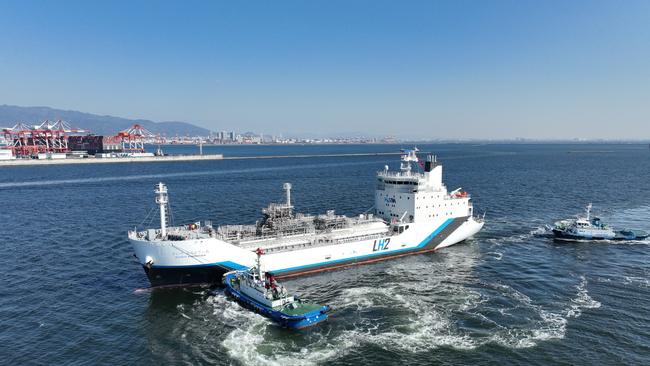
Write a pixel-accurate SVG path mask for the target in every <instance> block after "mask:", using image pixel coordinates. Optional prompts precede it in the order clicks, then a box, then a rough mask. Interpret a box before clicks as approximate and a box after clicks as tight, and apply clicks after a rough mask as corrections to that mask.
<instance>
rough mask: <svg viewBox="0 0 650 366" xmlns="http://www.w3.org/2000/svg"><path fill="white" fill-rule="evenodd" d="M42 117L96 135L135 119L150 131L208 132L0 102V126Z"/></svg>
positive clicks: (183, 124)
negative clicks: (61, 121) (62, 122)
mask: <svg viewBox="0 0 650 366" xmlns="http://www.w3.org/2000/svg"><path fill="white" fill-rule="evenodd" d="M46 119H49V120H59V119H62V120H65V121H67V122H68V123H69V124H70V125H71V126H73V127H76V128H81V129H86V130H89V131H91V132H92V133H94V134H97V135H115V134H116V133H117V132H118V131H121V130H125V129H127V128H129V127H131V126H132V125H133V124H134V123H136V122H137V123H139V124H140V125H142V126H143V127H144V128H146V129H148V130H149V131H151V132H154V133H161V134H165V135H166V136H175V135H180V136H183V135H188V134H189V135H190V136H196V135H207V134H209V130H207V129H205V128H203V127H199V126H196V125H193V124H191V123H187V122H175V121H174V122H153V121H149V120H141V119H138V120H134V119H127V118H120V117H113V116H100V115H97V114H91V113H83V112H77V111H66V110H61V109H54V108H49V107H19V106H12V105H0V127H12V126H13V125H15V124H16V123H17V122H24V123H25V124H28V125H34V124H38V123H40V122H41V121H43V120H46Z"/></svg>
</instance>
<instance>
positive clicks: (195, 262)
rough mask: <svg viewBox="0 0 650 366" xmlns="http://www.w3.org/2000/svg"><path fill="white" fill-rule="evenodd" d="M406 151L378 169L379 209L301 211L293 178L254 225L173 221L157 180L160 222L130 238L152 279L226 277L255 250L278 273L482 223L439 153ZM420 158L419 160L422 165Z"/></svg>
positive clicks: (435, 242) (386, 251) (367, 255)
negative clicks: (351, 213) (450, 186)
mask: <svg viewBox="0 0 650 366" xmlns="http://www.w3.org/2000/svg"><path fill="white" fill-rule="evenodd" d="M416 152H417V149H408V150H403V151H402V156H401V161H400V169H399V170H397V171H392V170H390V169H389V167H388V165H386V166H385V167H384V169H383V170H381V171H379V172H378V173H377V179H376V188H375V200H374V211H371V212H367V213H363V214H360V215H358V216H356V217H347V216H344V215H337V214H336V213H335V212H334V210H330V211H327V212H326V213H325V214H320V215H309V214H302V213H295V212H294V210H293V205H292V201H291V184H289V183H285V184H284V189H285V191H286V202H284V203H271V204H270V205H269V206H268V207H267V208H265V209H263V210H262V218H261V219H260V220H258V221H257V222H256V223H255V224H252V225H222V226H213V225H212V222H211V221H205V222H195V223H190V224H187V225H180V226H170V225H169V224H168V220H167V218H168V217H169V215H168V214H167V212H168V205H169V195H168V190H167V186H165V185H164V184H163V183H159V184H158V185H157V186H156V189H155V193H156V203H157V204H158V205H159V206H160V228H151V229H146V230H137V229H135V230H133V231H129V232H128V238H129V241H130V242H131V244H132V245H133V248H134V251H135V256H136V258H137V260H138V261H139V263H140V264H141V265H142V266H143V267H144V270H145V272H146V274H147V276H148V278H149V280H150V282H151V285H152V286H159V285H182V284H198V283H210V284H215V283H221V278H222V276H223V274H225V273H226V272H229V271H232V270H242V269H248V268H251V267H253V266H254V265H255V262H256V258H255V251H256V249H257V248H261V249H262V250H264V252H265V253H266V254H265V255H264V257H263V258H262V263H263V265H264V268H266V270H267V271H269V272H272V273H273V274H274V275H275V276H276V277H277V278H286V277H291V276H299V275H305V274H312V273H316V272H320V271H325V270H331V269H336V268H342V267H346V266H352V265H357V264H363V263H372V262H377V261H382V260H388V259H394V258H398V257H402V256H405V255H410V254H417V253H425V252H431V251H435V250H439V249H441V248H445V247H448V246H450V245H453V244H456V243H459V242H462V241H463V240H465V239H467V238H469V237H471V236H472V235H474V234H476V233H477V232H479V230H481V228H482V227H483V225H484V220H483V218H479V217H475V216H474V208H473V205H472V201H471V197H470V195H469V194H468V193H467V192H466V191H464V190H463V189H461V188H458V189H455V190H453V191H451V192H449V191H448V190H447V187H446V186H445V185H444V184H443V181H442V165H441V164H440V163H438V161H437V159H436V158H435V156H433V155H428V156H427V157H426V161H424V162H421V161H420V160H419V159H418V156H417V154H416ZM420 164H421V165H420Z"/></svg>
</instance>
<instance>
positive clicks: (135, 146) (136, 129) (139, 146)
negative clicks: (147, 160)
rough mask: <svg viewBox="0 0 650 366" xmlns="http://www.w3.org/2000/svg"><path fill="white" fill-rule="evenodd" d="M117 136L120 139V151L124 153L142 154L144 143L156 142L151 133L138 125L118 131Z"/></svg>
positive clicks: (156, 138) (154, 136)
mask: <svg viewBox="0 0 650 366" xmlns="http://www.w3.org/2000/svg"><path fill="white" fill-rule="evenodd" d="M117 136H118V137H119V138H121V139H122V150H123V151H124V152H140V153H141V152H144V143H145V140H147V142H149V141H151V140H154V141H155V140H158V139H159V137H156V135H154V134H153V133H152V132H151V131H149V130H147V129H146V128H144V127H142V126H141V125H139V124H137V123H136V124H134V125H133V126H131V128H129V129H128V130H125V131H120V132H119V133H118V134H117Z"/></svg>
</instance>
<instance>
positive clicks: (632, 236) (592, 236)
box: [553, 203, 648, 241]
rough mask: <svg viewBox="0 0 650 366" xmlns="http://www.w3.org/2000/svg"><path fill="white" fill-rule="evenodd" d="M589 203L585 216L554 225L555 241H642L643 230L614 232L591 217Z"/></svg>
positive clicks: (644, 237)
mask: <svg viewBox="0 0 650 366" xmlns="http://www.w3.org/2000/svg"><path fill="white" fill-rule="evenodd" d="M591 208H592V206H591V203H590V204H589V205H587V209H586V212H587V216H586V217H578V218H577V219H568V220H562V221H558V222H556V223H555V226H554V227H553V234H554V235H555V238H556V239H559V240H568V241H590V240H643V239H646V238H647V237H648V233H647V232H645V231H643V230H630V229H624V230H614V229H613V228H611V227H610V226H608V225H606V224H605V223H603V222H602V221H601V220H600V218H598V217H592V216H591Z"/></svg>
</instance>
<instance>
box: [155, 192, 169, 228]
mask: <svg viewBox="0 0 650 366" xmlns="http://www.w3.org/2000/svg"><path fill="white" fill-rule="evenodd" d="M155 192H156V194H157V196H156V203H157V204H158V205H159V206H160V234H161V235H162V237H163V239H164V238H165V237H166V236H167V204H168V203H169V197H168V196H167V186H166V185H165V184H163V183H162V182H160V183H158V184H157V185H156V190H155Z"/></svg>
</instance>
